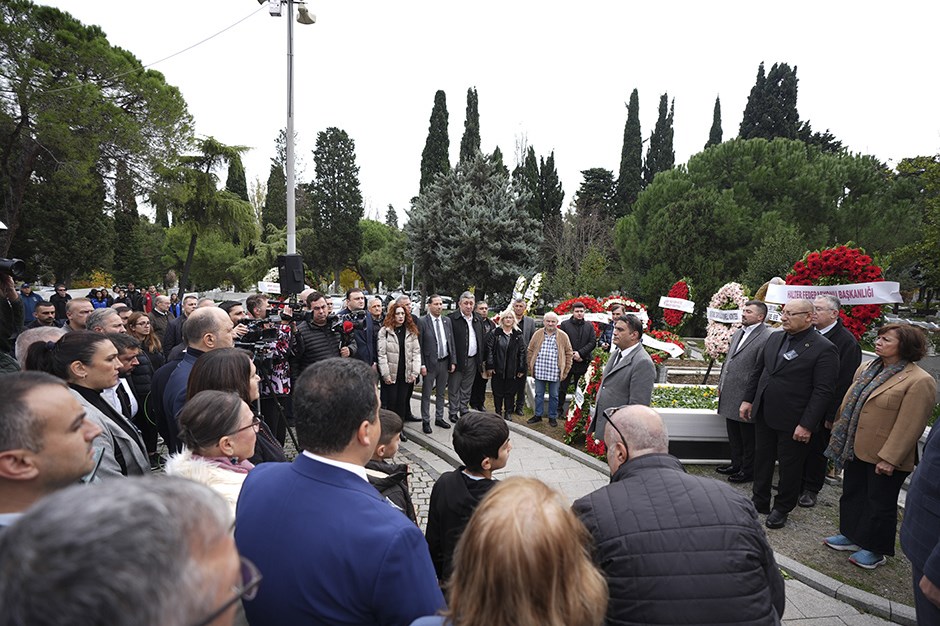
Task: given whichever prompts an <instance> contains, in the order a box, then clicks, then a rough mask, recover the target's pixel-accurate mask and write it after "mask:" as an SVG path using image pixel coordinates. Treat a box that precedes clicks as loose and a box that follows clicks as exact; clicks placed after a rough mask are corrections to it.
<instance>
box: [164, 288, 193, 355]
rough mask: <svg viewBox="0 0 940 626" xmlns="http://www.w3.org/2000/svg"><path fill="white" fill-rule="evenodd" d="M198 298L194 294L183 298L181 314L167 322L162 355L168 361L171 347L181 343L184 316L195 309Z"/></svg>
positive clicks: (184, 321)
mask: <svg viewBox="0 0 940 626" xmlns="http://www.w3.org/2000/svg"><path fill="white" fill-rule="evenodd" d="M198 301H199V300H198V299H197V298H196V296H193V295H189V296H186V297H184V298H183V306H182V310H183V314H182V315H180V316H179V317H177V318H175V319H173V320H172V321H171V322H170V323H169V324H167V327H166V330H165V331H164V333H163V339H162V342H163V356H164V358H166V359H167V360H168V361H169V360H170V352H172V351H173V348H175V347H176V346H178V345H179V344H181V343H183V324H184V323H186V318H187V317H189V314H190V313H192V312H193V311H195V310H196V303H197V302H198Z"/></svg>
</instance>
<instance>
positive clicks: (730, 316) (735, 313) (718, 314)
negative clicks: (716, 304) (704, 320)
mask: <svg viewBox="0 0 940 626" xmlns="http://www.w3.org/2000/svg"><path fill="white" fill-rule="evenodd" d="M705 315H706V316H707V317H708V319H710V320H711V321H713V322H721V323H722V324H738V323H740V322H741V309H730V310H725V309H713V308H711V307H708V309H707V310H706V311H705Z"/></svg>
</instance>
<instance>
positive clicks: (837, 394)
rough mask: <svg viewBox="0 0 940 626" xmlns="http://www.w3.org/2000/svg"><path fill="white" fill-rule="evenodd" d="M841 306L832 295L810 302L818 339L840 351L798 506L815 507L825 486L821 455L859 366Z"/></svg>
mask: <svg viewBox="0 0 940 626" xmlns="http://www.w3.org/2000/svg"><path fill="white" fill-rule="evenodd" d="M841 308H842V303H841V302H839V298H837V297H835V296H831V295H828V294H826V295H822V296H818V297H817V298H816V299H815V300H814V301H813V325H814V326H815V327H816V330H817V331H818V332H819V334H820V335H822V336H823V337H825V338H826V339H828V340H829V341H830V342H832V344H833V345H834V346H835V347H836V350H838V351H839V369H838V371H833V372H831V373H830V375H831V376H835V377H836V378H835V387H834V389H833V393H832V400H831V401H830V402H829V407H828V408H827V409H826V415H825V417H824V418H823V425H822V427H821V428H820V429H819V430H817V431H816V432H815V433H813V437H812V439H810V442H809V454H807V456H806V463H805V464H804V465H803V493H801V494H800V499H799V500H798V502H797V503H798V504H799V505H800V506H802V507H811V506H816V498H817V496H818V495H819V491H820V490H821V489H822V487H823V485H824V484H825V482H826V468H827V467H828V466H829V461H828V459H827V458H826V457H825V455H824V454H823V453H824V452H825V451H826V448H827V447H828V446H829V437H830V435H832V424H833V422H835V421H836V418H837V417H838V416H837V415H836V412H837V411H838V410H839V407H840V406H841V405H842V398H843V397H844V396H845V392H846V391H848V390H849V387H851V386H852V378H854V376H855V370H857V369H858V366H859V365H861V364H862V348H861V346H859V345H858V341H856V339H855V335H853V334H852V333H851V332H849V329H848V328H846V327H845V326H843V325H842V320H840V319H839V311H840V310H841Z"/></svg>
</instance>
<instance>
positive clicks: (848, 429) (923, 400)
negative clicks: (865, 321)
mask: <svg viewBox="0 0 940 626" xmlns="http://www.w3.org/2000/svg"><path fill="white" fill-rule="evenodd" d="M926 353H927V342H926V338H925V337H924V333H923V332H922V331H921V330H920V329H919V328H916V327H913V326H902V325H899V324H889V325H887V326H883V327H882V328H881V329H879V331H878V338H877V339H876V340H875V354H877V355H878V357H877V358H876V359H874V360H872V361H871V362H869V363H863V364H862V365H861V367H859V368H858V371H856V372H855V380H854V381H853V383H852V386H851V387H850V388H849V390H848V392H847V393H846V394H845V399H844V400H843V401H842V406H841V407H840V409H839V418H838V420H837V421H836V423H835V424H834V425H833V428H832V439H831V440H830V442H829V448H828V449H827V450H826V456H827V457H829V458H830V459H832V461H833V463H834V464H835V466H836V471H838V470H840V469H843V468H844V470H845V478H844V481H843V485H842V498H841V499H840V500H839V532H840V534H838V535H835V536H834V537H828V538H827V539H826V540H825V542H824V543H825V544H826V545H827V546H829V547H830V548H832V549H833V550H845V551H851V552H853V554H852V556H850V557H849V561H851V562H852V563H854V564H855V565H858V566H859V567H863V568H865V569H874V568H876V567H878V566H879V565H884V563H885V562H886V561H887V557H888V556H894V538H895V532H896V531H897V523H898V507H897V503H898V493H899V492H900V491H901V485H903V484H904V479H905V478H907V476H908V475H909V474H910V473H911V472H912V471H913V470H914V458H915V453H916V450H917V441H918V439H920V436H921V435H922V434H923V432H924V428H925V427H926V426H927V418H928V417H929V416H930V413H931V411H932V410H933V406H934V403H935V402H936V397H937V383H936V381H935V380H934V379H933V377H932V376H931V375H930V374H928V373H927V372H925V371H924V370H922V369H921V368H920V367H918V366H917V365H915V364H914V363H915V361H919V360H921V359H922V358H923V357H924V355H926Z"/></svg>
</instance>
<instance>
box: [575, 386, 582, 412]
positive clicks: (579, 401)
mask: <svg viewBox="0 0 940 626" xmlns="http://www.w3.org/2000/svg"><path fill="white" fill-rule="evenodd" d="M583 404H584V388H583V387H582V386H581V385H577V386H576V387H575V388H574V405H575V406H576V407H578V408H579V409H580V408H581V405H583Z"/></svg>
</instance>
